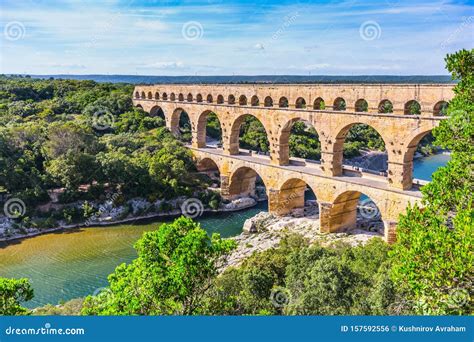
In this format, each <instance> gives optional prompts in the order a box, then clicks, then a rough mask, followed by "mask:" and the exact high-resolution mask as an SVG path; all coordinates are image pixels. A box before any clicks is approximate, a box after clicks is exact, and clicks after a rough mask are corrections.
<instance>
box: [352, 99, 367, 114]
mask: <svg viewBox="0 0 474 342" xmlns="http://www.w3.org/2000/svg"><path fill="white" fill-rule="evenodd" d="M354 107H355V111H356V112H367V111H368V110H369V104H368V103H367V101H366V100H365V99H359V100H357V101H356V103H355V106H354Z"/></svg>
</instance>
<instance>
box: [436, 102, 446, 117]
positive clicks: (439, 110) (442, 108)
mask: <svg viewBox="0 0 474 342" xmlns="http://www.w3.org/2000/svg"><path fill="white" fill-rule="evenodd" d="M446 114H448V103H447V102H446V101H439V102H437V103H436V104H435V105H434V107H433V115H434V116H446Z"/></svg>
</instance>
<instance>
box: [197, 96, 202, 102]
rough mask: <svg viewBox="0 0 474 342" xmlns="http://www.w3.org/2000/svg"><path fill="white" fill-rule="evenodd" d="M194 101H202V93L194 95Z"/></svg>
mask: <svg viewBox="0 0 474 342" xmlns="http://www.w3.org/2000/svg"><path fill="white" fill-rule="evenodd" d="M196 102H202V95H201V94H197V95H196Z"/></svg>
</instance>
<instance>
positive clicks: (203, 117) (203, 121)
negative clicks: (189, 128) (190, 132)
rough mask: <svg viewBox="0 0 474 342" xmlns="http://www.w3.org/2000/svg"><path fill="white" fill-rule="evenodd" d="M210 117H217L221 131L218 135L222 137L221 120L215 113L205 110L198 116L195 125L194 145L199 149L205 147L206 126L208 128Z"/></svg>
mask: <svg viewBox="0 0 474 342" xmlns="http://www.w3.org/2000/svg"><path fill="white" fill-rule="evenodd" d="M212 115H215V116H216V117H217V121H218V124H219V128H220V130H221V133H220V134H221V137H222V125H221V120H220V118H219V116H218V115H217V114H216V113H214V112H212V111H211V110H205V111H204V112H202V113H201V114H200V115H199V117H198V120H197V125H196V137H195V139H196V141H195V145H196V146H197V147H199V148H201V147H206V146H207V137H208V131H207V128H208V127H207V126H208V120H209V118H210V117H211V116H212ZM221 139H222V138H221Z"/></svg>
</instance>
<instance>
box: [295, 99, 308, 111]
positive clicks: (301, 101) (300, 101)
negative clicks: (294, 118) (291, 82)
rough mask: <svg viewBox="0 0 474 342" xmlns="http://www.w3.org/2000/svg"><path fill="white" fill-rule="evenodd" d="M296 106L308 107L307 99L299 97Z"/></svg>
mask: <svg viewBox="0 0 474 342" xmlns="http://www.w3.org/2000/svg"><path fill="white" fill-rule="evenodd" d="M295 108H302V109H303V108H306V101H305V99H304V98H302V97H298V98H297V99H296V102H295Z"/></svg>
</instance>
